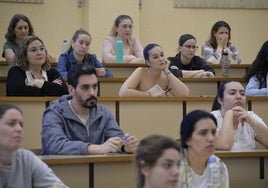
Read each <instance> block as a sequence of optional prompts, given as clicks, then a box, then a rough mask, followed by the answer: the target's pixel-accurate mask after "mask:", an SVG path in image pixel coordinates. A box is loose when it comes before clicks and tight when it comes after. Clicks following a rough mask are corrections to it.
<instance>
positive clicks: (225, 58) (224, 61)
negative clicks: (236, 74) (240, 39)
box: [220, 51, 231, 78]
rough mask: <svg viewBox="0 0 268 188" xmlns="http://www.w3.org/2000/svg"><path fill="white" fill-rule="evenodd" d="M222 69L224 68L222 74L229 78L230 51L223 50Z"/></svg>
mask: <svg viewBox="0 0 268 188" xmlns="http://www.w3.org/2000/svg"><path fill="white" fill-rule="evenodd" d="M220 63H221V70H222V76H223V77H224V78H228V77H229V76H230V64H231V62H230V59H229V58H228V53H226V52H224V51H222V57H221V62H220Z"/></svg>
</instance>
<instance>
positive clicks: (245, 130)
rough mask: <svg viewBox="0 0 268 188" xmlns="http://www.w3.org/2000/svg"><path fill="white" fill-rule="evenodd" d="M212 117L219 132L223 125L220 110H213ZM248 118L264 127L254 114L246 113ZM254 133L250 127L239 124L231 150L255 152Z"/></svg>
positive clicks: (246, 124) (245, 123) (245, 124)
mask: <svg viewBox="0 0 268 188" xmlns="http://www.w3.org/2000/svg"><path fill="white" fill-rule="evenodd" d="M211 113H212V114H213V115H214V117H215V118H216V119H217V124H218V126H217V130H218V131H219V130H220V129H221V127H222V124H223V118H222V115H221V111H220V110H215V111H212V112H211ZM248 113H249V115H250V117H252V118H253V119H254V120H255V121H257V122H259V123H261V124H262V125H263V126H266V124H265V123H264V121H263V120H262V119H261V118H260V117H259V116H258V115H257V114H255V113H254V112H252V111H248ZM255 137H256V133H255V132H254V130H253V129H252V127H251V125H250V124H249V123H247V122H244V125H242V124H241V123H240V122H239V124H238V127H237V129H236V130H235V135H234V145H233V146H232V148H231V150H255V149H256V143H255Z"/></svg>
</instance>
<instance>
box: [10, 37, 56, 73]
mask: <svg viewBox="0 0 268 188" xmlns="http://www.w3.org/2000/svg"><path fill="white" fill-rule="evenodd" d="M35 40H38V41H40V42H41V43H42V45H43V46H44V47H45V45H44V42H43V41H42V40H41V39H40V38H39V37H37V36H28V37H26V38H25V39H23V40H22V42H21V44H20V49H19V52H18V53H17V54H16V56H15V60H14V62H15V64H16V65H17V66H19V67H20V68H21V69H23V70H29V68H30V66H29V61H28V58H27V52H28V47H29V45H30V44H31V43H32V42H33V41H35ZM50 68H51V65H50V64H49V61H48V58H47V50H46V62H45V63H44V64H43V65H42V69H43V70H46V71H47V70H49V69H50Z"/></svg>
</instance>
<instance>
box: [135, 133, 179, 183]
mask: <svg viewBox="0 0 268 188" xmlns="http://www.w3.org/2000/svg"><path fill="white" fill-rule="evenodd" d="M169 148H172V149H175V150H177V151H178V152H179V153H180V145H179V143H178V142H176V141H175V140H174V139H172V138H170V137H167V136H163V135H150V136H147V137H145V138H144V139H142V140H141V141H140V143H139V145H138V148H137V151H136V154H135V165H136V171H137V187H138V188H142V187H144V182H145V176H144V175H143V174H142V173H141V168H142V167H144V166H148V167H153V166H154V164H155V163H156V162H157V160H158V158H159V157H161V155H162V154H163V153H164V151H165V150H166V149H169Z"/></svg>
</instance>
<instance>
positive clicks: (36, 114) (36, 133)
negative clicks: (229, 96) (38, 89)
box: [0, 97, 268, 149]
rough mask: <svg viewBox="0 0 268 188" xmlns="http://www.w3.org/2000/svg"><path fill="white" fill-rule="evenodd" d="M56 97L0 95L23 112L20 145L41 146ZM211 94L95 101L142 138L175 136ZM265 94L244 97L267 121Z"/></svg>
mask: <svg viewBox="0 0 268 188" xmlns="http://www.w3.org/2000/svg"><path fill="white" fill-rule="evenodd" d="M55 99H57V97H0V103H13V104H16V105H18V106H19V107H20V108H21V109H22V111H23V118H24V125H25V126H24V130H25V136H24V141H23V147H24V148H27V149H36V148H41V139H40V132H41V127H42V126H41V124H42V115H43V112H44V110H45V108H46V107H47V106H48V105H49V104H50V102H51V101H53V100H55ZM213 100H214V98H213V97H185V98H174V97H169V98H137V97H136V98H128V97H99V98H98V102H99V103H100V104H103V105H105V106H107V107H109V108H110V109H111V112H112V114H113V115H114V117H115V118H116V120H117V121H118V122H119V125H120V126H121V127H122V129H123V130H124V131H125V132H128V133H131V134H134V135H136V136H137V137H138V138H143V137H145V136H148V135H149V134H153V133H156V134H157V133H158V134H159V133H161V134H164V135H169V136H171V137H173V138H178V137H179V132H180V122H181V120H182V118H183V117H184V115H185V114H187V113H188V112H190V111H192V110H194V109H204V110H207V111H210V110H211V105H212V102H213ZM267 104H268V97H253V98H252V97H251V98H248V109H249V110H253V111H254V112H255V113H257V114H258V115H259V116H260V117H262V118H263V120H264V121H265V122H266V124H268V116H267V111H266V109H267Z"/></svg>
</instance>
